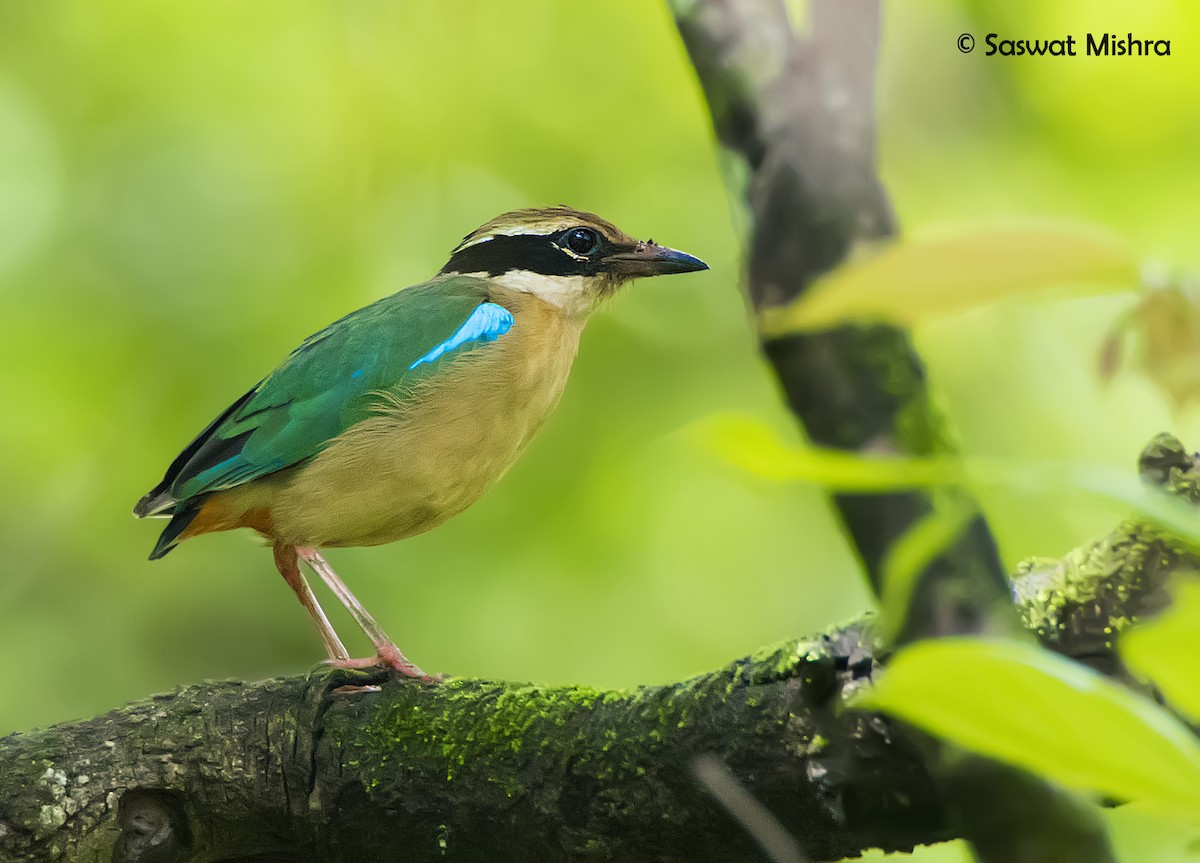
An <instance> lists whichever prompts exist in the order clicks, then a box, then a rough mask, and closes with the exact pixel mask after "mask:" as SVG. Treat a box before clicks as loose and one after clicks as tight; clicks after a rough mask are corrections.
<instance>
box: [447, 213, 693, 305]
mask: <svg viewBox="0 0 1200 863" xmlns="http://www.w3.org/2000/svg"><path fill="white" fill-rule="evenodd" d="M706 269H708V265H707V264H705V263H704V262H703V261H701V260H700V259H699V258H693V257H692V256H691V255H688V254H686V253H684V252H679V251H676V250H675V249H668V248H666V247H664V246H660V245H658V244H656V243H655V242H654V241H653V240H645V241H643V240H635V239H633V238H632V237H630V236H629V235H627V234H626V233H625V232H624V231H622V230H621V229H620V228H618V227H617V226H616V225H614V224H612V223H611V222H606V221H605V220H604V219H601V218H600V217H599V216H597V215H594V214H592V213H585V212H582V211H581V210H573V209H571V208H570V207H545V208H541V209H531V210H514V211H513V212H511V213H505V214H504V215H503V216H497V217H496V218H495V219H492V220H491V221H490V222H488V223H487V224H485V225H482V226H481V227H479V228H477V229H476V230H474V231H472V232H471V233H469V234H467V236H466V237H464V238H463V241H462V242H461V243H459V244H458V247H457V248H456V249H455V250H454V251H453V252H452V253H451V255H450V260H449V261H448V262H447V263H446V266H444V267H442V269H441V273H442V274H449V273H457V274H460V275H472V276H478V277H480V278H489V279H491V280H492V281H494V282H496V283H498V284H500V285H502V286H504V287H506V288H510V289H512V290H518V291H525V292H527V293H531V294H534V295H536V296H538V297H540V298H541V299H543V300H546V301H547V302H550V303H553V304H555V305H556V306H559V307H560V308H562V309H563V310H564V311H565V312H566V313H567V314H569V315H585V314H587V313H588V312H590V311H591V310H592V309H594V308H595V307H596V306H597V305H598V304H599V303H600V302H601V301H602V300H604V299H605V298H607V297H609V296H611V295H612V294H613V293H615V292H616V290H617V288H619V287H620V286H621V285H622V284H623V283H624V282H626V281H628V280H629V279H635V278H638V277H639V276H661V275H666V274H667V273H690V272H693V271H694V270H706Z"/></svg>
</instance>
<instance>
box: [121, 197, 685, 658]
mask: <svg viewBox="0 0 1200 863" xmlns="http://www.w3.org/2000/svg"><path fill="white" fill-rule="evenodd" d="M705 269H708V266H707V264H705V263H704V262H703V261H701V260H700V259H699V258H696V257H693V256H692V255H689V254H687V253H685V252H681V251H677V250H675V249H671V248H667V247H664V246H661V245H658V244H656V243H655V242H654V241H653V240H646V241H639V240H635V239H633V238H632V237H630V236H629V235H627V234H626V233H624V232H623V231H621V230H620V229H619V228H617V227H616V226H615V225H613V224H612V223H611V222H608V221H606V220H604V219H602V218H600V217H599V216H597V215H595V214H594V213H589V212H584V211H582V210H575V209H572V208H570V207H566V206H555V207H542V208H532V209H520V210H514V211H512V212H508V213H505V214H503V215H500V216H498V217H496V218H494V219H492V220H491V221H489V222H486V223H485V224H483V225H482V226H480V227H479V228H477V229H476V230H474V231H472V232H471V233H469V234H467V235H466V237H464V238H463V240H462V242H461V243H459V244H458V245H457V246H456V247H455V248H454V249H453V251H452V252H451V253H450V258H449V260H448V261H447V262H446V264H445V265H444V266H443V267H442V268H441V270H440V271H439V272H438V273H437V275H435V276H434V277H433V278H432V279H430V280H429V281H427V282H423V283H421V284H418V285H413V286H411V287H408V288H404V289H402V290H400V291H399V292H397V293H395V294H392V295H391V296H387V297H384V298H383V299H380V300H378V301H376V302H374V303H371V304H370V305H367V306H364V307H363V308H361V309H358V310H357V311H353V312H351V313H349V314H348V315H346V316H344V317H342V318H341V319H339V320H337V321H335V322H334V323H332V324H330V325H329V326H327V327H325V328H324V329H322V330H320V331H319V332H317V333H314V334H313V335H311V336H309V337H308V338H307V339H305V340H304V341H303V342H301V344H300V345H299V347H297V348H296V349H295V350H293V351H292V352H291V353H290V354H289V355H288V356H287V358H286V359H284V360H283V362H282V363H281V364H280V365H279V366H278V367H277V368H275V370H274V371H272V372H271V373H270V374H268V375H267V376H266V377H264V378H263V379H262V380H260V381H259V382H258V383H257V384H255V385H254V386H253V387H251V388H250V390H249V391H248V392H246V393H245V395H243V396H241V398H238V399H237V400H236V401H234V402H233V403H232V404H231V405H229V407H227V408H226V409H225V410H224V411H222V412H221V413H220V414H219V415H218V416H217V417H216V419H214V420H213V421H212V422H210V423H209V424H208V425H207V426H205V427H204V429H203V430H202V431H201V432H200V433H199V434H198V435H197V436H196V437H195V439H194V440H193V441H192V442H191V443H189V444H188V445H187V446H186V447H184V448H183V450H182V451H181V452H180V453H179V455H178V456H176V457H175V459H174V460H173V461H172V462H171V463H170V465H169V466H168V468H167V470H166V472H165V474H164V475H163V478H162V481H161V482H159V483H158V484H157V485H156V486H154V488H152V489H151V490H150V491H149V492H147V493H146V494H145V496H143V497H142V498H141V500H139V501H138V503H137V505H136V506H135V507H134V514H135V515H136V516H138V517H139V518H145V517H164V518H169V519H170V521H169V522H168V523H167V525H166V527H165V528H164V529H163V531H162V533H161V535H160V536H159V538H158V541H157V543H156V544H155V546H154V549H153V551H152V552H151V554H150V559H151V560H156V559H158V558H161V557H163V556H164V555H165V554H167V553H168V552H170V551H171V550H172V549H174V548H175V547H176V546H177V545H178V544H179V543H181V542H183V541H184V540H187V539H191V538H192V537H195V536H199V535H201V534H207V533H213V532H216V531H226V530H233V529H237V528H249V529H250V530H253V531H255V532H257V533H258V534H260V535H261V536H262V537H263V538H265V539H266V541H267V542H268V543H270V545H271V547H272V549H273V552H274V559H275V566H276V568H277V569H278V570H279V573H280V574H281V575H282V576H283V579H284V581H285V582H286V583H287V584H288V586H289V587H290V588H291V589H292V591H293V592H294V593H295V595H296V597H297V598H298V599H299V600H300V603H301V605H302V606H303V607H304V608H305V610H306V611H307V612H308V614H309V616H310V617H311V618H312V621H313V623H314V624H315V626H316V628H317V631H318V633H319V634H320V636H321V639H322V641H323V642H324V646H325V650H326V653H327V654H328V659H326V660H325V662H327V663H329V664H331V665H333V666H335V667H340V668H368V667H375V666H383V667H384V668H386V669H390V670H391V671H393V672H395V673H397V674H399V675H400V676H402V677H407V678H420V679H423V680H432V679H435V678H433V677H431V676H430V675H427V674H425V672H423V671H422V670H421V669H420V668H419V667H418V666H417V665H416V664H415V663H413V662H412V661H411V660H409V659H408V658H407V657H406V656H405V655H404V653H403V652H401V651H400V649H399V648H398V647H397V646H396V644H395V642H393V641H392V639H391V638H389V637H388V635H387V634H386V633H385V632H384V630H383V628H382V627H381V626H380V625H379V623H378V622H377V621H376V620H375V618H374V617H372V616H371V614H370V613H368V611H367V610H366V608H364V607H363V605H362V603H361V602H359V601H358V599H357V598H356V597H355V596H354V594H353V593H351V591H350V590H349V588H347V587H346V585H345V583H344V582H343V581H342V580H341V578H339V577H338V575H337V574H336V573H335V572H334V571H333V569H332V568H331V567H330V566H329V563H328V561H327V560H326V559H325V557H324V555H323V554H322V550H323V549H328V548H340V547H348V546H356V547H357V546H375V545H381V544H384V543H390V542H394V541H397V540H401V539H406V538H408V537H411V536H415V535H417V534H420V533H423V532H425V531H428V530H431V529H433V528H435V527H437V526H438V525H440V524H442V523H443V522H445V521H446V520H447V519H449V518H451V517H453V516H455V515H457V514H458V513H460V512H462V511H463V510H465V509H466V508H467V507H469V506H471V504H473V503H474V502H475V501H477V500H478V499H479V498H480V497H481V496H482V495H483V494H484V493H485V492H486V491H487V490H488V489H489V488H490V487H492V486H493V485H494V484H495V483H496V482H497V480H499V479H500V477H501V476H502V475H503V474H504V473H505V472H506V471H507V470H508V469H509V467H511V466H512V464H513V463H514V462H515V461H516V459H517V458H518V456H519V455H520V454H521V452H522V450H524V448H525V446H526V445H527V444H528V443H529V441H530V439H531V438H532V437H533V435H534V433H535V432H536V431H537V430H538V429H539V428H540V427H541V426H542V424H543V423H544V422H545V420H546V419H547V417H548V416H549V415H550V413H551V412H552V411H553V410H554V408H555V406H556V405H557V403H558V401H559V398H560V396H561V395H562V392H563V388H564V386H565V385H566V382H567V377H568V374H569V372H570V370H571V365H572V363H573V361H574V359H575V355H576V352H577V350H578V347H579V339H580V334H581V332H582V330H583V327H584V324H585V323H586V321H587V320H588V317H589V316H590V315H591V313H592V312H593V311H595V310H596V309H597V307H599V306H600V305H602V304H603V302H604V301H605V300H606V299H608V298H609V297H611V296H612V295H613V294H615V293H616V291H617V290H618V289H619V288H620V287H621V286H622V285H624V284H625V283H626V282H628V281H630V280H632V279H635V278H638V277H643V276H658V275H665V274H670V273H686V272H694V271H698V270H705ZM300 561H303V562H304V563H305V564H306V565H307V567H308V568H309V569H311V570H312V571H313V573H314V574H316V575H317V576H318V577H320V579H321V580H322V581H323V582H324V583H325V584H326V585H327V586H328V587H329V589H330V590H331V591H332V593H333V594H334V596H336V597H337V599H338V600H339V601H340V602H341V603H342V604H343V605H344V606H345V608H346V610H347V611H348V612H349V613H350V616H351V617H352V618H353V619H354V621H355V623H356V624H357V625H358V626H359V627H360V628H361V629H362V631H363V632H364V633H365V634H366V636H367V637H368V638H369V639H370V640H371V643H372V645H373V647H374V649H375V655H374V656H371V657H367V658H351V656H350V654H349V653H348V651H347V650H346V647H345V646H344V644H343V642H342V641H341V639H340V638H339V637H338V635H337V633H336V632H335V631H334V628H333V627H332V625H331V624H330V622H329V619H328V618H327V616H326V615H325V612H324V610H323V609H322V608H321V606H320V604H319V603H318V601H317V599H316V596H315V595H314V593H313V591H312V588H311V587H310V585H309V583H308V580H307V579H306V578H305V576H304V574H303V573H302V572H301V570H300Z"/></svg>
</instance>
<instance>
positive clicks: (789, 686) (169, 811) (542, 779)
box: [0, 437, 1200, 863]
mask: <svg viewBox="0 0 1200 863" xmlns="http://www.w3.org/2000/svg"><path fill="white" fill-rule="evenodd" d="M1142 469H1143V473H1144V474H1145V475H1146V476H1147V477H1149V478H1152V479H1154V480H1156V481H1158V482H1160V483H1163V484H1165V485H1167V487H1168V488H1170V489H1171V490H1172V491H1173V492H1175V493H1176V494H1180V495H1183V496H1186V497H1187V498H1188V499H1189V500H1191V501H1192V502H1193V503H1200V492H1198V491H1197V488H1198V483H1197V479H1198V478H1200V467H1198V466H1197V462H1196V461H1195V460H1194V459H1193V458H1192V457H1191V456H1189V455H1188V454H1187V453H1185V452H1184V450H1183V448H1182V446H1181V445H1179V443H1178V442H1176V441H1173V440H1171V439H1169V438H1165V437H1164V438H1161V439H1159V440H1156V441H1155V442H1154V443H1153V444H1152V445H1151V446H1150V447H1149V448H1148V449H1147V451H1146V453H1145V454H1144V455H1143V460H1142ZM1197 566H1200V557H1198V556H1196V555H1195V554H1193V553H1192V552H1190V551H1188V550H1186V549H1184V548H1182V547H1180V545H1179V544H1178V543H1177V542H1176V541H1174V540H1172V539H1171V538H1170V537H1169V536H1167V535H1164V534H1163V533H1161V532H1160V531H1159V530H1157V529H1156V528H1154V527H1152V526H1149V525H1146V524H1144V523H1142V522H1140V521H1137V520H1131V521H1128V522H1125V523H1123V524H1121V525H1120V526H1118V527H1117V529H1116V530H1114V531H1113V532H1112V533H1111V534H1109V535H1108V536H1107V537H1104V538H1103V539H1102V540H1101V541H1099V542H1097V543H1094V544H1092V545H1090V546H1087V547H1084V548H1082V549H1079V550H1077V551H1076V552H1073V553H1072V554H1070V555H1068V556H1067V557H1065V558H1064V559H1063V560H1062V561H1059V562H1057V563H1055V562H1050V563H1046V562H1038V563H1031V564H1030V565H1029V566H1027V567H1024V568H1023V571H1022V573H1020V574H1019V575H1018V576H1017V578H1016V580H1015V582H1014V584H1015V595H1016V597H1017V609H1018V611H1019V612H1020V614H1021V616H1022V617H1023V619H1024V620H1025V622H1026V623H1027V625H1028V626H1029V627H1030V628H1031V629H1032V631H1034V632H1035V633H1036V634H1037V635H1038V637H1040V638H1041V639H1042V641H1043V642H1044V643H1046V644H1047V645H1048V646H1050V647H1051V648H1052V649H1054V650H1057V651H1059V652H1061V653H1064V654H1065V655H1067V656H1071V657H1074V658H1077V659H1080V660H1082V661H1086V662H1088V663H1089V664H1091V665H1093V666H1095V667H1098V668H1101V669H1104V670H1107V671H1114V670H1115V669H1117V668H1118V664H1117V662H1116V660H1115V657H1114V654H1113V650H1112V632H1113V627H1114V626H1115V625H1116V624H1117V622H1118V621H1127V620H1129V619H1131V618H1137V617H1139V616H1141V615H1143V614H1144V613H1147V612H1149V611H1153V610H1156V609H1158V608H1160V607H1162V605H1163V604H1164V603H1165V602H1166V599H1165V592H1164V584H1165V583H1166V580H1167V579H1168V577H1169V576H1170V574H1171V573H1172V572H1175V571H1178V570H1188V569H1195V568H1196V567H1197ZM885 660H886V657H881V656H879V655H877V653H876V649H875V646H874V642H873V640H872V638H871V636H870V632H869V621H868V620H866V619H864V620H860V621H856V622H854V623H851V624H849V625H847V626H843V627H840V628H837V629H835V630H832V631H830V632H829V633H826V634H822V635H818V636H815V637H813V638H810V639H802V640H800V641H793V642H788V643H785V644H783V645H779V646H777V647H773V648H770V649H766V650H763V651H760V652H758V653H756V654H755V655H753V656H751V657H747V658H745V659H741V660H738V661H737V662H735V663H733V664H732V665H730V666H728V667H727V668H723V669H721V670H719V671H715V672H713V673H711V674H707V675H704V676H702V677H698V678H695V679H694V680H689V681H685V682H683V683H679V684H676V685H674V686H663V687H648V688H644V689H638V690H635V691H633V692H616V691H613V692H602V691H596V690H592V689H582V688H577V687H570V688H541V687H535V686H527V685H519V684H500V683H489V682H484V681H469V680H451V681H449V682H447V683H445V684H443V685H440V686H436V685H425V684H420V683H413V682H408V681H398V680H384V679H377V680H372V679H370V678H369V677H367V676H363V675H349V676H348V675H347V674H346V673H340V672H332V671H327V670H326V671H321V672H317V673H315V674H314V675H312V676H310V677H298V678H288V679H277V680H269V681H265V682H262V683H256V684H244V683H241V682H236V681H234V682H219V683H206V684H202V685H198V686H190V687H185V688H182V689H180V690H178V691H177V692H174V693H168V694H164V695H159V696H154V697H152V698H150V699H149V700H147V701H145V702H141V703H139V704H134V705H131V706H129V707H126V708H123V709H121V710H117V711H113V712H112V713H109V714H106V715H104V716H101V717H97V718H95V719H90V720H86V721H83V722H78V723H68V724H64V725H59V726H55V727H53V728H50V729H47V730H45V731H34V732H29V733H25V734H16V735H11V736H9V737H7V738H4V739H2V740H0V861H5V863H7V861H57V860H72V861H76V860H77V861H105V863H107V861H109V860H115V861H118V863H150V861H160V863H161V861H235V860H237V861H255V863H266V861H280V863H282V861H301V863H303V861H368V860H383V859H390V860H405V861H410V863H411V862H412V861H424V860H429V861H436V860H451V861H453V860H458V861H473V860H488V861H491V860H522V861H533V863H537V861H564V860H571V861H574V860H579V861H586V860H656V861H698V863H703V861H722V863H724V861H737V860H746V861H751V860H754V861H758V860H762V859H763V858H762V856H761V853H760V852H759V851H758V849H757V848H756V846H755V845H754V843H753V841H752V840H751V839H750V838H749V837H747V836H746V835H745V833H744V832H743V831H742V830H741V829H740V828H739V827H737V826H736V825H735V824H733V822H732V821H731V820H730V819H729V817H728V816H727V815H726V814H725V813H724V811H723V810H722V809H721V807H720V806H718V805H717V804H716V803H715V802H713V801H712V800H711V799H710V798H709V796H708V795H707V793H706V792H705V791H703V790H702V788H701V787H700V786H699V785H698V783H697V782H696V781H695V780H694V779H693V775H692V770H693V765H694V762H695V759H696V758H697V757H698V756H701V755H703V754H706V753H713V754H715V755H716V756H718V757H719V758H720V759H721V760H722V761H724V762H725V764H727V765H729V767H730V768H731V769H732V771H733V773H734V775H735V776H736V777H737V779H738V780H739V781H740V782H741V783H742V784H743V785H744V786H745V788H746V789H747V790H749V791H750V792H751V793H752V794H753V795H754V796H755V797H756V798H757V799H758V800H759V801H761V802H762V803H763V804H765V805H766V806H767V807H769V809H770V810H771V811H772V812H773V813H774V814H775V816H776V817H777V818H778V819H779V820H780V822H781V823H782V824H783V825H784V827H785V828H786V829H787V830H789V831H790V832H791V833H792V834H793V835H794V837H795V838H796V840H797V842H798V844H799V846H800V847H801V849H802V851H803V853H804V854H805V855H806V857H807V858H808V859H811V860H835V859H838V858H840V857H843V856H846V855H851V854H856V853H858V852H861V851H862V850H864V849H866V848H872V847H879V848H885V849H888V850H896V849H907V848H910V847H912V846H913V845H914V844H919V843H926V842H934V841H939V840H943V839H948V838H951V837H953V836H954V835H955V828H954V821H953V819H952V818H951V817H950V815H949V814H948V811H947V808H946V807H945V806H944V801H943V800H941V799H939V795H938V792H937V785H936V784H935V783H934V782H933V781H931V779H930V775H929V773H928V771H927V768H926V766H925V755H924V753H922V752H921V751H919V750H918V748H917V747H915V746H913V745H912V744H910V743H908V742H906V741H907V739H908V738H907V737H906V735H904V734H896V733H895V730H896V729H895V728H894V726H893V725H892V724H891V723H889V722H888V721H887V720H884V719H882V718H880V717H878V716H874V715H870V714H862V713H855V712H835V711H833V710H830V709H829V708H830V707H831V706H832V705H836V704H838V703H840V701H841V699H842V697H843V696H844V695H846V694H847V693H849V692H851V691H853V690H855V689H857V688H859V687H862V686H865V685H868V684H869V683H870V681H871V679H872V678H873V676H874V675H875V673H876V672H877V671H878V670H879V669H880V667H881V665H882V664H883V663H884V662H885ZM366 683H377V684H379V685H380V687H381V688H380V691H378V692H372V691H366V690H359V691H345V690H344V689H342V687H345V686H347V685H362V684H366ZM972 787H975V788H977V789H978V790H980V791H986V789H987V787H989V786H988V785H987V784H986V783H984V784H977V785H973V786H972Z"/></svg>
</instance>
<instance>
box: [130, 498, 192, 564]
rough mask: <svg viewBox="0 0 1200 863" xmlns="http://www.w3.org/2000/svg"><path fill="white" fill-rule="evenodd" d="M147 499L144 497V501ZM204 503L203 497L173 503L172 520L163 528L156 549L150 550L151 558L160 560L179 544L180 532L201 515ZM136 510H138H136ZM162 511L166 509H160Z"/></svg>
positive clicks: (155, 545)
mask: <svg viewBox="0 0 1200 863" xmlns="http://www.w3.org/2000/svg"><path fill="white" fill-rule="evenodd" d="M146 497H149V495H147V496H146ZM145 499H146V498H142V500H143V501H144V500H145ZM203 504H204V501H203V499H201V500H188V501H183V502H182V503H175V504H173V508H172V509H171V510H170V516H171V521H170V522H169V523H168V524H167V526H166V527H165V528H163V532H162V533H161V534H159V536H158V542H156V543H155V544H154V551H152V552H150V559H151V560H158V559H159V558H160V557H162V556H163V555H165V554H166V553H167V552H168V551H170V550H171V549H173V548H174V547H175V546H176V545H178V544H179V537H180V534H182V533H183V532H184V531H185V530H187V529H188V525H190V524H191V523H192V520H193V519H195V517H196V516H197V515H199V513H200V507H201V506H202V505H203ZM140 505H141V504H139V506H140ZM134 512H137V510H134ZM160 512H164V511H163V510H160Z"/></svg>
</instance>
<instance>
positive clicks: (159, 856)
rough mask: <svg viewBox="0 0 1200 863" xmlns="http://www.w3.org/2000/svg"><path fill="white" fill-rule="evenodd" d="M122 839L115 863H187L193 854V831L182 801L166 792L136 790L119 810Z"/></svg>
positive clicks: (118, 840) (114, 850) (125, 798)
mask: <svg viewBox="0 0 1200 863" xmlns="http://www.w3.org/2000/svg"><path fill="white" fill-rule="evenodd" d="M117 824H118V825H119V826H120V828H121V835H120V836H118V837H117V841H116V844H115V845H113V856H112V859H113V863H183V861H185V860H186V859H187V858H188V857H189V856H190V853H191V850H192V831H191V828H190V827H189V826H188V818H187V814H186V813H185V812H184V811H183V803H182V800H181V799H180V798H179V797H178V796H177V795H174V794H170V793H168V792H166V791H155V790H147V789H144V788H134V789H132V790H130V791H126V792H125V794H124V795H122V797H121V802H120V804H119V805H118V807H117Z"/></svg>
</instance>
